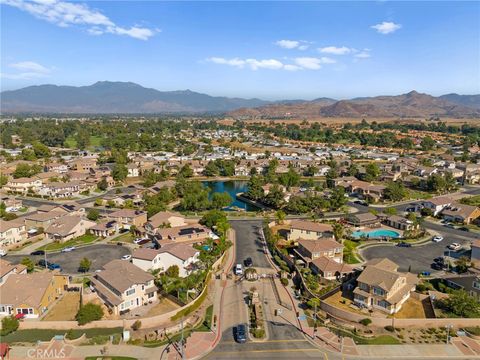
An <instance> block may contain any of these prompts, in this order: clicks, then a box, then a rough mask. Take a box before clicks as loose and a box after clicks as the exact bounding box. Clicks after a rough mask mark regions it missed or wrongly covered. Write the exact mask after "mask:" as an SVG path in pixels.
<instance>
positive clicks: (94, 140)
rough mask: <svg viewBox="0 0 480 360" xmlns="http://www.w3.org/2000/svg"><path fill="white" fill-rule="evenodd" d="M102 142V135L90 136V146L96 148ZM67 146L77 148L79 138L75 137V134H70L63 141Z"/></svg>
mask: <svg viewBox="0 0 480 360" xmlns="http://www.w3.org/2000/svg"><path fill="white" fill-rule="evenodd" d="M101 143H102V137H101V136H90V146H89V148H95V147H98V146H100V145H101ZM63 144H64V145H65V146H66V147H68V148H71V149H75V148H76V147H77V140H76V139H75V137H74V136H69V137H67V138H66V139H65V141H64V143H63Z"/></svg>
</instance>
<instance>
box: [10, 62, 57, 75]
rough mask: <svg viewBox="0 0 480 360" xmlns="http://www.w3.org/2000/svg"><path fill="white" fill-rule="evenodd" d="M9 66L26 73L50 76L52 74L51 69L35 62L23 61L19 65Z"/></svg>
mask: <svg viewBox="0 0 480 360" xmlns="http://www.w3.org/2000/svg"><path fill="white" fill-rule="evenodd" d="M8 66H9V67H11V68H13V69H17V70H20V71H24V72H32V73H39V74H48V73H49V72H50V69H48V68H46V67H45V66H43V65H40V64H39V63H36V62H34V61H21V62H18V63H13V64H9V65H8Z"/></svg>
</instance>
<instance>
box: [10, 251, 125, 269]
mask: <svg viewBox="0 0 480 360" xmlns="http://www.w3.org/2000/svg"><path fill="white" fill-rule="evenodd" d="M130 253H131V251H130V249H129V248H128V247H126V246H119V245H107V244H102V245H91V246H85V247H82V248H78V249H76V250H74V251H71V252H67V253H62V252H58V253H48V254H47V261H49V262H53V263H56V264H59V265H60V266H61V267H62V272H64V273H66V274H72V275H77V274H79V272H78V266H79V264H80V260H82V259H83V258H84V257H85V258H87V259H89V260H90V261H91V262H92V265H91V267H90V272H93V271H95V270H98V269H100V268H101V267H102V266H103V265H105V264H106V263H108V262H110V261H112V260H114V259H120V258H121V257H122V256H123V255H126V254H130ZM24 257H29V258H31V259H32V260H33V261H34V262H35V263H37V262H38V261H39V260H41V259H44V256H42V255H36V256H32V255H7V256H6V257H5V259H6V260H8V261H10V262H12V263H15V264H18V263H20V262H21V261H22V259H23V258H24Z"/></svg>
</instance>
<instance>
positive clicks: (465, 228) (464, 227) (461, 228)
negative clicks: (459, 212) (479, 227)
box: [458, 226, 470, 232]
mask: <svg viewBox="0 0 480 360" xmlns="http://www.w3.org/2000/svg"><path fill="white" fill-rule="evenodd" d="M458 230H461V231H467V232H469V231H470V229H469V228H468V227H466V226H462V227H459V228H458Z"/></svg>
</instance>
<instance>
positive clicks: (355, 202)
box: [353, 200, 368, 206]
mask: <svg viewBox="0 0 480 360" xmlns="http://www.w3.org/2000/svg"><path fill="white" fill-rule="evenodd" d="M353 203H354V204H358V205H362V206H368V203H367V202H366V201H362V200H356V201H354V202H353Z"/></svg>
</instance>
